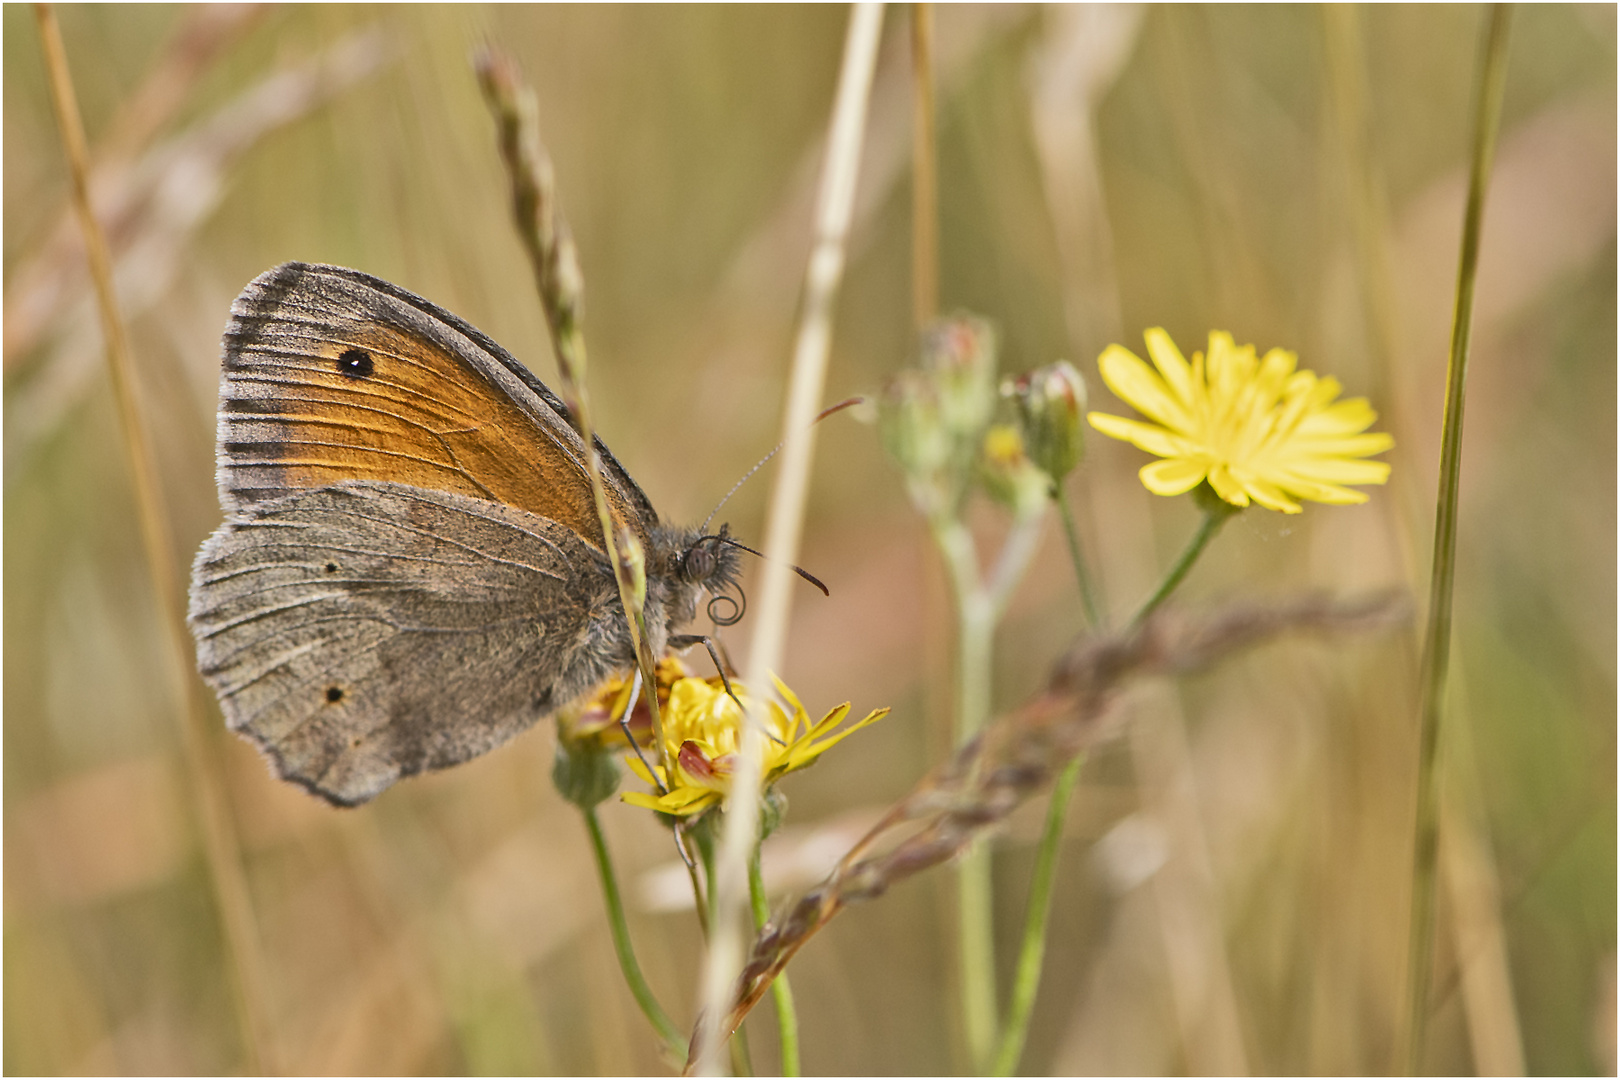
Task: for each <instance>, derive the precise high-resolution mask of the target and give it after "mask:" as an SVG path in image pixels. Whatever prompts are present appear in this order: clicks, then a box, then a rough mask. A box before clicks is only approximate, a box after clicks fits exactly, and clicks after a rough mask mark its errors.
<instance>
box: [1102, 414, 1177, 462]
mask: <svg viewBox="0 0 1620 1080" xmlns="http://www.w3.org/2000/svg"><path fill="white" fill-rule="evenodd" d="M1086 419H1087V420H1088V421H1090V422H1091V426H1092V427H1094V428H1096V429H1097V430H1098V431H1100V432H1102V433H1103V434H1104V435H1107V436H1109V437H1110V438H1115V439H1119V440H1121V441H1123V442H1128V443H1130V444H1131V445H1132V446H1134V447H1136V448H1137V449H1138V450H1146V451H1147V452H1148V453H1150V454H1157V455H1159V456H1160V457H1180V456H1182V455H1183V454H1189V453H1192V452H1194V451H1195V450H1196V449H1197V447H1196V446H1195V445H1194V444H1193V443H1190V442H1188V441H1187V440H1186V439H1184V438H1182V437H1181V436H1179V435H1176V434H1174V433H1173V432H1169V431H1166V430H1165V429H1164V428H1162V427H1157V426H1155V425H1153V424H1144V423H1142V421H1140V420H1128V419H1126V418H1125V417H1123V416H1114V415H1112V414H1110V413H1100V412H1094V413H1087V414H1086Z"/></svg>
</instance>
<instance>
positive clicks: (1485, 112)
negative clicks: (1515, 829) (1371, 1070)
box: [1404, 4, 1513, 1074]
mask: <svg viewBox="0 0 1620 1080" xmlns="http://www.w3.org/2000/svg"><path fill="white" fill-rule="evenodd" d="M1512 11H1513V9H1512V6H1511V5H1508V4H1497V5H1495V6H1493V7H1492V8H1491V13H1490V18H1489V21H1488V22H1487V24H1486V29H1485V43H1484V48H1483V58H1482V61H1481V70H1480V76H1479V82H1478V85H1477V87H1476V94H1477V96H1476V97H1475V100H1474V140H1473V155H1472V159H1471V161H1470V163H1469V170H1468V205H1467V208H1466V209H1465V210H1464V212H1463V236H1462V251H1461V254H1460V255H1459V257H1458V264H1457V297H1456V304H1455V307H1454V309H1453V313H1452V321H1451V353H1450V357H1449V359H1448V361H1447V369H1446V414H1445V426H1444V431H1443V433H1442V435H1441V442H1440V485H1439V492H1438V495H1437V498H1436V506H1435V513H1434V569H1433V571H1432V573H1433V576H1432V578H1431V579H1430V582H1429V617H1428V625H1427V626H1426V627H1425V630H1424V635H1423V689H1422V694H1423V698H1422V703H1423V704H1422V710H1423V712H1422V717H1421V720H1420V728H1419V733H1418V776H1417V814H1416V828H1415V837H1414V840H1413V866H1412V912H1411V924H1410V929H1409V930H1408V938H1407V940H1408V949H1409V952H1408V955H1407V1018H1408V1019H1407V1028H1406V1039H1405V1046H1404V1051H1405V1062H1404V1063H1405V1068H1406V1071H1407V1073H1408V1074H1415V1073H1416V1072H1417V1071H1418V1069H1419V1068H1420V1067H1421V1065H1422V1061H1423V1046H1424V1041H1425V1037H1426V1035H1427V1028H1428V1012H1429V1008H1428V1005H1429V984H1430V980H1431V978H1432V976H1433V970H1432V969H1433V955H1434V949H1433V944H1434V893H1435V866H1436V862H1437V858H1438V854H1439V846H1440V777H1439V757H1440V721H1441V717H1442V715H1443V713H1444V705H1445V689H1446V675H1447V669H1448V668H1449V666H1450V654H1451V599H1452V590H1453V586H1454V584H1455V580H1456V569H1457V559H1456V555H1457V489H1458V484H1459V480H1460V477H1461V474H1462V429H1463V400H1464V392H1465V390H1466V387H1467V377H1468V343H1469V342H1468V339H1469V330H1470V327H1471V323H1472V320H1473V311H1474V279H1475V273H1476V270H1477V268H1478V265H1479V237H1480V222H1481V221H1482V219H1483V218H1484V215H1485V191H1486V187H1487V184H1488V181H1489V179H1490V167H1491V157H1492V154H1493V151H1494V150H1495V146H1496V132H1497V128H1498V126H1499V125H1500V121H1501V116H1502V92H1503V86H1504V84H1505V82H1506V80H1507V50H1508V27H1509V24H1510V22H1511V20H1512Z"/></svg>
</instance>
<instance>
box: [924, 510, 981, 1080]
mask: <svg viewBox="0 0 1620 1080" xmlns="http://www.w3.org/2000/svg"><path fill="white" fill-rule="evenodd" d="M933 525H934V540H935V542H936V543H937V544H938V545H939V550H940V552H941V553H942V554H943V555H944V556H945V566H946V569H947V571H948V573H949V577H950V582H951V595H952V599H953V600H954V601H955V606H956V618H957V628H956V644H957V649H956V731H955V735H956V745H958V746H960V745H962V744H963V743H965V742H967V741H968V740H969V739H972V738H973V737H974V736H976V735H977V734H979V732H980V731H982V730H984V726H985V724H986V723H988V722H989V719H990V660H991V656H990V645H991V637H992V634H993V632H994V629H995V611H994V607H993V605H992V603H991V601H990V597H989V596H988V595H987V593H986V592H985V590H984V589H983V588H981V587H980V585H979V564H978V552H977V551H976V550H975V548H974V544H973V536H972V534H971V533H970V532H968V529H967V527H966V526H965V525H963V524H962V523H961V522H960V521H956V520H954V519H949V518H940V519H936V520H935V521H934V522H933ZM956 883H957V952H958V959H959V970H958V974H959V976H960V979H961V1005H962V1030H963V1033H964V1036H965V1039H966V1042H967V1051H968V1060H969V1062H970V1064H971V1067H972V1071H973V1072H978V1073H982V1072H984V1071H985V1069H986V1068H987V1067H988V1065H989V1061H990V1054H991V1052H992V1051H993V1050H994V1048H995V1042H996V957H995V937H994V922H993V918H994V914H995V905H994V902H993V901H994V897H993V894H992V891H991V879H990V850H989V848H988V847H985V846H984V845H982V844H979V845H975V846H974V847H972V848H971V849H969V850H968V851H967V853H966V854H964V855H963V856H962V857H961V858H960V859H959V860H957V863H956Z"/></svg>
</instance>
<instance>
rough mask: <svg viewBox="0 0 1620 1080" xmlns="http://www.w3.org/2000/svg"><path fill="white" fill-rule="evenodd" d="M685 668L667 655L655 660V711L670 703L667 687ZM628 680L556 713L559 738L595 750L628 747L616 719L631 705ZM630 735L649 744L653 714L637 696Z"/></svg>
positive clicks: (611, 684) (605, 685)
mask: <svg viewBox="0 0 1620 1080" xmlns="http://www.w3.org/2000/svg"><path fill="white" fill-rule="evenodd" d="M686 674H687V672H686V667H685V665H683V664H682V663H681V661H680V659H679V658H677V657H674V656H666V657H664V659H662V660H660V661H658V711H659V712H660V713H662V712H663V711H664V709H665V708H666V707H667V703H668V701H669V692H670V688H671V687H672V686H674V685H675V683H677V682H678V681H680V680H681V679H684V678H686ZM634 685H635V683H634V681H633V680H632V679H630V678H628V677H627V678H616V679H609V680H608V681H607V682H605V683H603V684H602V685H601V686H599V687H598V688H597V689H596V692H595V693H593V694H592V695H591V696H590V697H588V698H586V699H585V700H584V702H582V703H581V704H579V705H578V706H575V707H573V708H570V709H567V710H565V711H563V712H562V713H559V714H558V717H557V734H558V738H560V739H562V740H563V741H565V742H571V743H578V744H589V745H591V746H596V747H608V746H613V747H619V748H621V749H622V748H625V747H627V746H628V745H629V744H628V742H627V741H626V740H625V737H624V729H623V728H622V727H620V726H619V717H621V716H623V715H624V710H625V706H627V705H629V703H630V688H631V687H632V686H634ZM630 732H631V734H633V735H634V736H635V737H636V742H638V743H640V744H641V745H642V746H650V745H651V744H652V713H650V712H648V711H647V699H646V698H644V697H640V696H638V697H637V698H636V707H635V710H634V711H633V712H631V714H630Z"/></svg>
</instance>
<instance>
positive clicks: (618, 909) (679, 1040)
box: [583, 808, 686, 1061]
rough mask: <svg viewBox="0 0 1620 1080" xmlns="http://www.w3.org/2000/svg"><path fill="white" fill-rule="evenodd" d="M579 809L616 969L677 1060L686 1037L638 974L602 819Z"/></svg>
mask: <svg viewBox="0 0 1620 1080" xmlns="http://www.w3.org/2000/svg"><path fill="white" fill-rule="evenodd" d="M583 813H584V815H585V831H586V832H588V833H590V835H591V851H592V852H593V853H594V854H595V855H596V872H597V875H598V876H599V877H601V879H602V900H603V902H604V903H606V905H607V915H608V925H609V927H611V928H612V930H613V951H614V952H615V953H617V954H618V956H619V970H620V971H622V972H623V973H624V981H625V983H626V984H627V985H628V986H629V987H630V993H631V995H632V996H633V997H634V998H635V999H636V1004H637V1005H639V1006H641V1011H642V1014H643V1015H645V1016H646V1017H647V1022H648V1023H649V1024H651V1025H652V1027H653V1030H654V1031H656V1032H657V1033H658V1037H659V1038H660V1039H661V1040H663V1043H664V1049H665V1051H666V1052H667V1053H669V1054H670V1055H671V1056H672V1057H673V1058H674V1059H675V1060H677V1061H680V1060H682V1059H683V1058H685V1056H686V1037H685V1035H684V1034H683V1033H682V1032H681V1029H680V1028H678V1027H676V1026H675V1024H674V1022H672V1021H671V1020H670V1018H669V1015H668V1014H667V1013H665V1012H664V1010H663V1007H662V1006H660V1005H659V1004H658V999H657V998H656V997H654V996H653V992H652V987H650V986H648V985H647V980H646V979H645V978H644V977H643V976H642V974H641V965H640V964H639V963H637V962H636V950H635V947H634V946H633V945H632V944H631V942H630V926H629V924H628V923H626V922H625V918H624V902H623V900H622V899H621V898H620V896H619V881H618V878H617V876H615V874H614V872H613V860H612V859H610V858H609V857H608V849H607V837H606V836H604V835H603V833H602V823H601V821H599V820H598V819H597V816H596V810H595V809H594V808H592V809H590V810H585V811H583Z"/></svg>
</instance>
